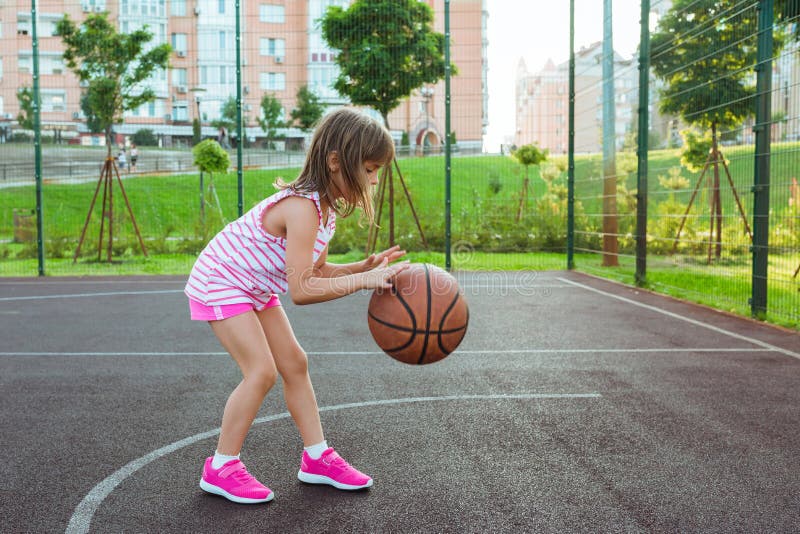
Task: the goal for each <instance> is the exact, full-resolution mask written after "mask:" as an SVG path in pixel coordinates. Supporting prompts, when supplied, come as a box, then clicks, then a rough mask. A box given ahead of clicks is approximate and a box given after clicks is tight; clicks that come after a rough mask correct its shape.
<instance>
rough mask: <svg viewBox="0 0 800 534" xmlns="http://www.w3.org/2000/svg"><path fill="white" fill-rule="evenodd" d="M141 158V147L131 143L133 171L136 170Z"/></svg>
mask: <svg viewBox="0 0 800 534" xmlns="http://www.w3.org/2000/svg"><path fill="white" fill-rule="evenodd" d="M138 160H139V149H138V148H136V144H135V143H131V172H136V162H137V161H138Z"/></svg>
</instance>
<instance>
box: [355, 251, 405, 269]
mask: <svg viewBox="0 0 800 534" xmlns="http://www.w3.org/2000/svg"><path fill="white" fill-rule="evenodd" d="M405 255H406V251H405V250H400V245H395V246H393V247H392V248H390V249H387V250H384V251H383V252H379V253H378V254H371V255H370V256H369V257H368V258H367V259H365V260H364V261H363V262H362V265H363V270H364V271H371V270H372V269H374V268H376V267H378V266H379V265H380V264H381V263H383V260H384V259H386V260H388V261H389V263H392V262H393V261H396V260H398V259H400V258H402V257H403V256H405Z"/></svg>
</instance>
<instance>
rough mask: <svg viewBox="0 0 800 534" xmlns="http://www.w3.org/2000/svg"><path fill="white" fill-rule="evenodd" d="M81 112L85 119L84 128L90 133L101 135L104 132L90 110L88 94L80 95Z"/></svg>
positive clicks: (91, 109) (92, 110)
mask: <svg viewBox="0 0 800 534" xmlns="http://www.w3.org/2000/svg"><path fill="white" fill-rule="evenodd" d="M81 111H82V112H83V116H84V117H86V127H87V128H89V131H90V132H92V133H102V132H103V131H104V130H105V128H104V127H103V123H102V122H101V121H100V119H99V118H97V115H96V114H95V112H94V109H93V108H92V104H91V102H90V101H89V94H88V93H82V94H81Z"/></svg>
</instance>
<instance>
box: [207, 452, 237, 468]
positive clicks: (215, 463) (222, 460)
mask: <svg viewBox="0 0 800 534" xmlns="http://www.w3.org/2000/svg"><path fill="white" fill-rule="evenodd" d="M238 459H239V455H238V454H237V455H236V456H226V455H225V454H220V453H218V452H216V451H215V452H214V459H213V460H211V467H212V468H214V469H219V468H220V467H222V466H223V465H225V464H226V463H228V462H230V461H231V460H238Z"/></svg>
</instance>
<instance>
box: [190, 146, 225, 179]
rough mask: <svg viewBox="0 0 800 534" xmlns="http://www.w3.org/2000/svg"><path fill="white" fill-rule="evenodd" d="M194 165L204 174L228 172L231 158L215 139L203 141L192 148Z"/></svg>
mask: <svg viewBox="0 0 800 534" xmlns="http://www.w3.org/2000/svg"><path fill="white" fill-rule="evenodd" d="M192 155H193V156H194V164H195V165H197V168H198V169H200V170H201V171H203V172H211V173H214V172H228V167H230V166H231V158H230V156H229V155H228V152H227V151H226V150H225V149H224V148H222V147H221V146H219V143H217V142H216V141H215V140H213V139H206V140H205V141H201V142H200V143H198V144H197V145H195V146H194V148H192Z"/></svg>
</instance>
